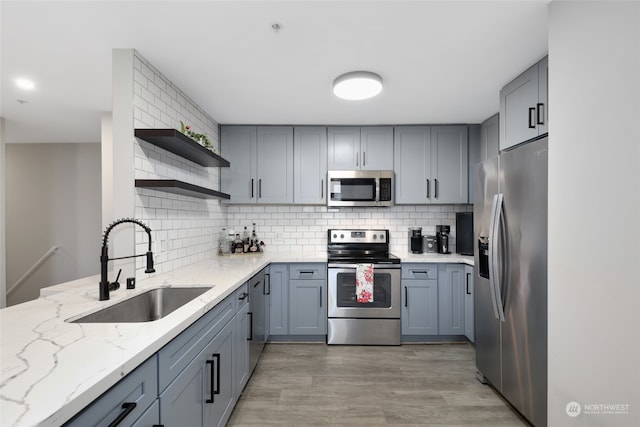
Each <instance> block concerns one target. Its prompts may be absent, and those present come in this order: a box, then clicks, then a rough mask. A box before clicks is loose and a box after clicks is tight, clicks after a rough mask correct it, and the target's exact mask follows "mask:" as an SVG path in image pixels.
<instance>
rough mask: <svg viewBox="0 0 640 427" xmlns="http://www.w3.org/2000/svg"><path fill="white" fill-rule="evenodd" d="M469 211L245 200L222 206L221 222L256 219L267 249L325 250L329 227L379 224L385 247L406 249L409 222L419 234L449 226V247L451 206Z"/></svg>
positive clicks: (238, 228)
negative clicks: (263, 203)
mask: <svg viewBox="0 0 640 427" xmlns="http://www.w3.org/2000/svg"><path fill="white" fill-rule="evenodd" d="M467 211H473V207H472V205H435V206H427V205H423V206H413V205H412V206H393V207H388V208H343V209H340V210H339V211H338V212H335V211H328V210H327V208H326V206H277V205H268V206H251V205H231V206H229V207H228V208H227V213H228V224H227V227H231V228H233V229H234V231H235V232H236V233H242V230H243V229H244V227H245V226H247V228H248V230H249V232H251V224H252V223H254V222H255V223H256V229H257V234H258V237H259V238H260V239H261V240H263V241H264V242H265V244H266V250H267V251H269V252H297V251H301V252H308V253H318V252H326V251H327V229H329V228H355V229H359V228H384V229H388V230H389V231H390V234H391V238H390V239H391V251H392V252H397V253H402V252H406V251H408V250H409V249H408V231H409V227H422V234H423V235H427V234H431V235H435V231H436V225H438V224H442V225H449V226H451V235H450V236H449V237H450V239H449V242H450V246H451V251H452V252H455V249H456V248H455V235H456V227H455V225H456V214H455V213H456V212H467Z"/></svg>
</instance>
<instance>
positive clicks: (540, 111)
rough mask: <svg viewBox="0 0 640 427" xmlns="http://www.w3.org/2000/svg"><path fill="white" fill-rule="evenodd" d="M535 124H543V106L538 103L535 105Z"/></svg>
mask: <svg viewBox="0 0 640 427" xmlns="http://www.w3.org/2000/svg"><path fill="white" fill-rule="evenodd" d="M536 116H537V117H536V118H537V120H536V123H537V124H539V125H543V124H544V104H543V103H542V102H538V103H537V104H536Z"/></svg>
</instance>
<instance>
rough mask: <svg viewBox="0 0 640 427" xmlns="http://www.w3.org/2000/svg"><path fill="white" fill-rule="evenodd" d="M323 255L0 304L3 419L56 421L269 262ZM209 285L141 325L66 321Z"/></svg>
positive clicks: (243, 262)
mask: <svg viewBox="0 0 640 427" xmlns="http://www.w3.org/2000/svg"><path fill="white" fill-rule="evenodd" d="M397 255H398V256H400V258H401V259H402V261H403V262H435V263H443V262H448V263H464V264H469V265H473V258H472V257H462V256H459V255H438V254H421V255H413V254H397ZM326 261H327V257H326V253H318V254H304V253H298V254H268V253H267V254H258V255H231V256H222V257H213V258H211V259H210V260H207V261H202V262H199V263H196V264H192V265H190V266H187V267H184V268H181V269H179V270H176V271H174V272H171V273H165V274H157V275H155V274H154V275H149V277H147V278H144V279H138V281H137V286H136V289H134V290H127V289H124V286H122V287H121V288H120V289H119V290H117V291H113V292H111V299H110V300H109V301H99V300H98V282H99V277H98V276H92V277H88V278H84V279H79V280H75V281H72V282H68V283H64V284H60V285H56V286H51V287H49V288H45V289H43V290H42V292H41V297H40V298H38V299H36V300H33V301H29V302H26V303H23V304H19V305H16V306H12V307H8V308H5V309H2V310H0V328H1V329H0V332H1V333H0V338H1V344H2V346H1V349H0V366H1V369H2V371H1V383H0V425H3V426H13V427H18V426H36V425H37V426H56V427H57V426H60V425H62V424H63V423H64V422H66V421H67V420H69V419H70V418H72V417H73V416H74V415H75V414H77V413H78V412H80V411H81V410H82V409H83V408H85V407H86V406H87V405H89V404H90V403H91V402H92V401H93V400H94V399H96V398H97V397H99V396H100V395H101V394H102V393H104V392H105V391H106V390H108V389H109V388H110V387H111V386H113V385H114V384H116V383H117V382H118V381H119V380H120V379H121V378H123V377H124V376H125V375H127V374H128V373H130V372H131V371H133V370H134V369H135V368H136V367H137V366H138V365H140V364H141V363H142V362H144V361H145V360H146V359H148V358H149V357H150V356H152V355H153V354H154V353H156V352H157V351H158V350H160V349H161V348H162V347H163V346H164V345H166V344H167V343H168V342H170V341H171V340H172V339H173V338H175V337H176V336H177V335H178V334H180V333H181V332H182V331H184V330H185V329H186V328H187V327H189V326H190V325H191V324H192V323H194V322H195V321H196V320H197V319H199V318H200V317H201V316H202V315H203V314H205V313H206V312H208V311H209V310H211V309H212V308H213V307H215V305H216V304H218V303H219V302H221V301H222V300H223V299H224V298H226V297H227V296H228V295H230V294H231V293H233V292H234V291H235V290H236V289H237V288H238V287H239V286H241V285H242V284H243V283H245V282H246V281H247V280H249V279H250V278H251V277H252V276H253V275H254V274H256V273H258V272H259V271H260V270H261V269H262V268H264V267H266V266H268V265H269V264H270V263H272V262H278V263H295V262H326ZM195 285H197V286H211V289H210V290H209V291H207V292H205V293H204V294H202V295H201V296H199V297H198V298H196V299H194V300H192V301H191V302H189V303H187V304H185V305H184V306H182V307H180V308H179V309H177V310H176V311H174V312H172V313H171V314H169V315H168V316H166V317H164V318H162V319H160V320H156V321H153V322H145V323H69V322H68V320H69V319H72V320H73V319H76V318H78V317H80V316H81V315H84V314H88V313H91V312H94V311H97V310H99V309H102V308H104V307H107V306H109V305H113V304H116V303H118V302H119V301H121V300H123V299H126V298H129V297H132V296H134V295H136V294H139V293H142V292H144V291H145V290H148V289H150V288H154V287H158V286H195Z"/></svg>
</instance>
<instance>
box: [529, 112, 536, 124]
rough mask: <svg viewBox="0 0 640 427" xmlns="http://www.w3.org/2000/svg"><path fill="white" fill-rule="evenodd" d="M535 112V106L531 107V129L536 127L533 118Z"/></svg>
mask: <svg viewBox="0 0 640 427" xmlns="http://www.w3.org/2000/svg"><path fill="white" fill-rule="evenodd" d="M535 112H536V109H535V108H534V107H531V108H529V129H535V128H536V124H535V123H534V119H533V116H534V115H535Z"/></svg>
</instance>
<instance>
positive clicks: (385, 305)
mask: <svg viewBox="0 0 640 427" xmlns="http://www.w3.org/2000/svg"><path fill="white" fill-rule="evenodd" d="M399 267H400V266H399V265H398V268H389V266H388V265H386V266H384V267H376V265H374V268H373V302H370V303H358V302H357V300H356V266H355V265H353V264H348V265H342V266H340V267H329V268H328V274H329V277H328V287H329V289H328V294H329V301H328V304H327V305H328V315H329V317H342V318H358V319H364V318H371V319H385V318H393V319H399V318H400V271H401V270H400V268H399Z"/></svg>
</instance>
